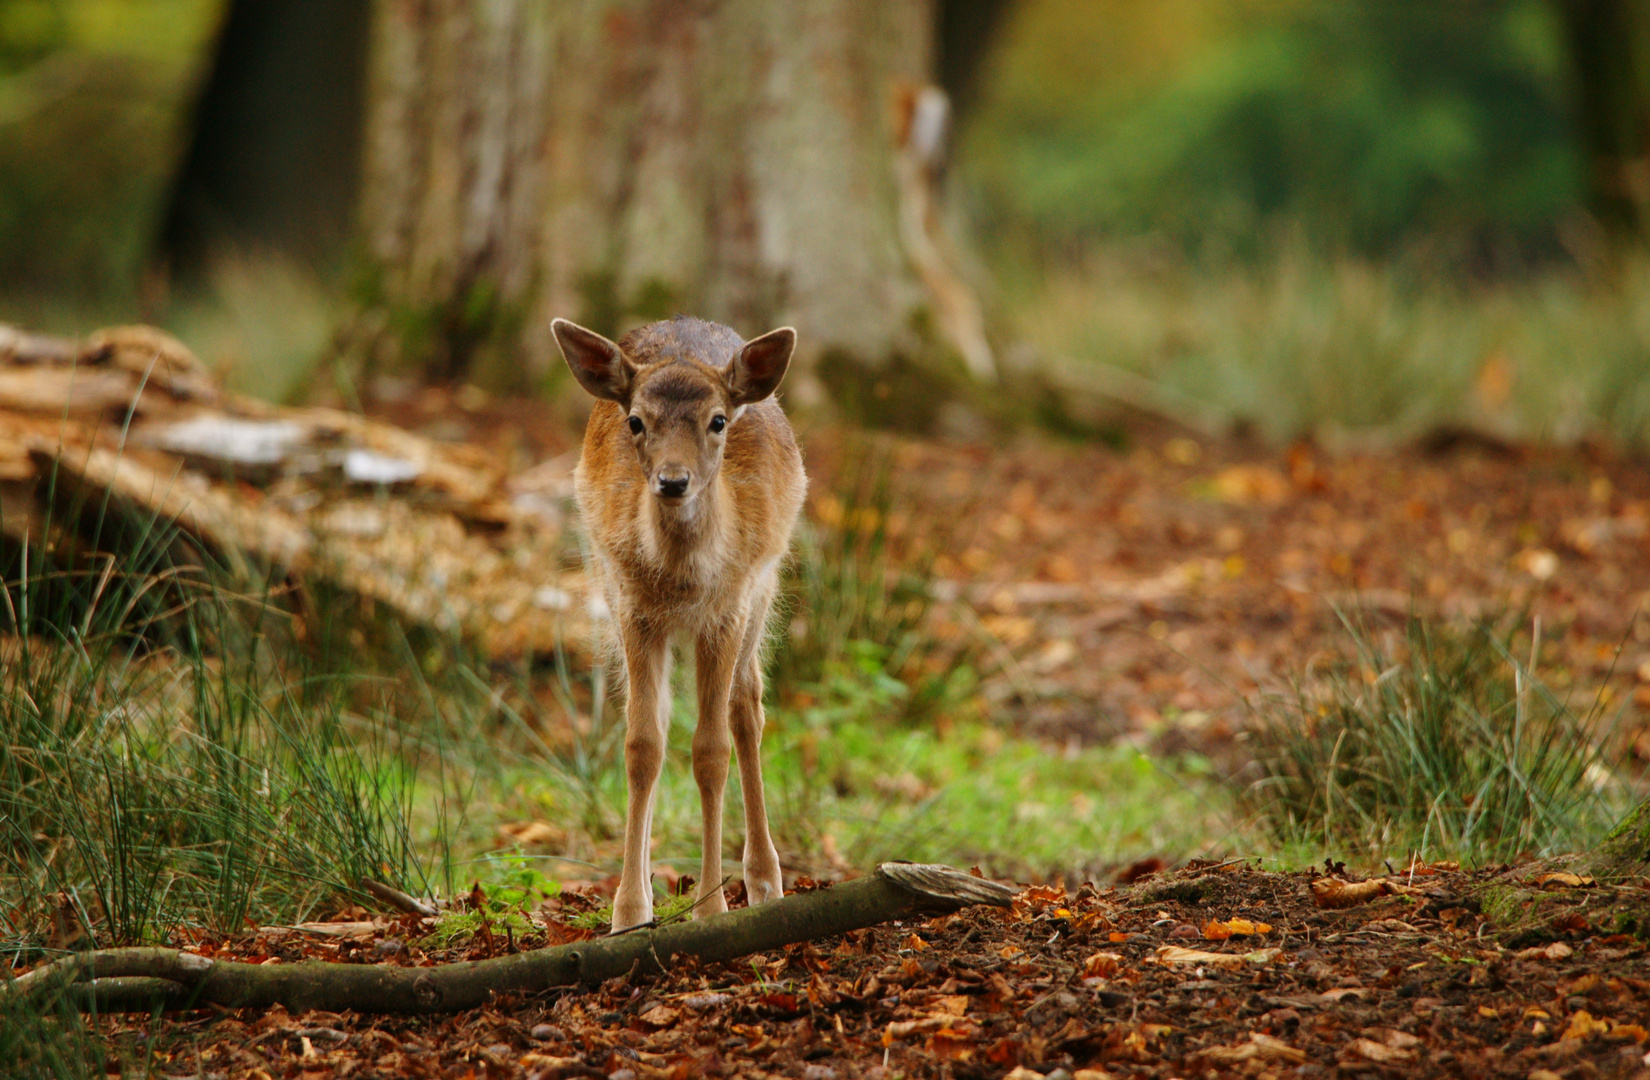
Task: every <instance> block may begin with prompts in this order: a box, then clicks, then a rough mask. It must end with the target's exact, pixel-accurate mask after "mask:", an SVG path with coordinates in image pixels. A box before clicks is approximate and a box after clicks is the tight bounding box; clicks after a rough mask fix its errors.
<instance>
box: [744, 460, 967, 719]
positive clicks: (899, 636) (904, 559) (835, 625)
mask: <svg viewBox="0 0 1650 1080" xmlns="http://www.w3.org/2000/svg"><path fill="white" fill-rule="evenodd" d="M906 532H907V529H906V526H905V523H904V522H903V521H902V520H901V518H900V516H899V514H898V513H897V512H896V511H895V510H894V495H893V463H892V461H891V460H890V459H889V457H888V456H887V454H886V453H885V452H881V451H879V450H877V449H875V448H867V447H861V448H859V449H857V450H854V451H851V452H850V453H849V455H848V456H847V460H846V463H845V465H844V467H843V469H842V476H841V479H840V480H839V482H838V484H837V486H836V489H835V490H834V491H832V492H831V493H828V494H826V495H824V496H823V497H821V498H819V499H818V500H817V501H816V502H815V505H814V520H812V521H809V522H805V523H804V525H803V527H802V529H801V530H800V536H799V539H798V541H797V551H796V554H795V556H794V557H793V559H792V562H791V564H790V567H789V568H788V571H787V574H786V580H785V591H784V598H785V608H786V610H787V612H788V614H789V615H790V619H789V621H788V623H787V624H785V625H784V626H783V627H782V632H781V633H779V634H776V635H775V637H776V639H777V642H776V648H775V650H774V655H773V657H772V660H771V662H770V665H769V670H770V673H771V681H772V683H773V684H774V685H775V686H776V687H777V688H778V690H779V692H780V694H781V696H782V700H783V699H789V700H791V701H793V702H794V701H795V700H796V699H797V695H798V694H801V695H802V696H803V698H804V699H805V700H807V701H812V702H815V703H816V704H817V703H819V702H820V701H821V699H831V698H834V697H837V696H841V695H839V694H838V693H837V691H842V692H844V693H845V694H846V696H847V697H849V698H852V699H854V700H855V701H860V700H862V699H867V696H868V698H869V699H870V700H873V701H874V703H875V704H876V705H877V706H878V707H879V708H881V709H883V710H884V715H883V717H882V719H905V720H911V721H917V720H932V719H934V718H935V717H936V716H937V715H939V714H941V713H943V712H945V711H946V710H948V709H951V708H953V707H955V706H957V705H959V703H960V702H961V700H962V699H963V698H964V697H966V696H967V694H968V692H969V691H971V690H972V689H973V686H974V683H975V681H976V680H975V671H974V669H973V667H972V664H971V661H972V656H971V652H972V650H971V647H970V643H969V642H967V641H965V640H955V641H949V642H946V641H941V640H939V638H938V637H937V636H936V634H935V632H934V618H933V617H934V615H935V609H936V603H937V602H936V598H935V596H934V592H933V588H932V586H933V575H932V573H931V570H930V565H929V560H928V559H926V558H925V557H924V556H923V555H922V554H921V553H920V552H905V551H901V550H900V545H901V544H909V542H910V537H909V536H907V535H906ZM849 684H852V685H851V687H850V685H849ZM804 711H806V709H805V710H804ZM888 711H892V712H894V713H896V714H897V715H895V716H893V717H889V716H888V715H887V712H888Z"/></svg>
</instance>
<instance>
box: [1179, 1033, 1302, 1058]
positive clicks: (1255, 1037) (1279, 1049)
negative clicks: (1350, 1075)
mask: <svg viewBox="0 0 1650 1080" xmlns="http://www.w3.org/2000/svg"><path fill="white" fill-rule="evenodd" d="M1191 1056H1192V1057H1194V1058H1201V1059H1203V1060H1204V1061H1209V1062H1216V1063H1219V1064H1222V1065H1235V1064H1237V1063H1239V1062H1243V1061H1287V1062H1289V1063H1290V1064H1293V1065H1299V1064H1301V1063H1302V1062H1304V1061H1305V1060H1306V1051H1304V1050H1297V1049H1295V1048H1294V1047H1293V1046H1290V1045H1289V1044H1288V1043H1286V1042H1284V1041H1283V1040H1282V1039H1275V1038H1273V1037H1272V1036H1270V1035H1262V1034H1260V1033H1259V1032H1255V1033H1253V1034H1251V1035H1250V1036H1249V1041H1248V1042H1246V1043H1235V1044H1233V1045H1232V1046H1211V1047H1209V1048H1208V1049H1206V1050H1199V1051H1197V1052H1196V1053H1194V1054H1192V1055H1191Z"/></svg>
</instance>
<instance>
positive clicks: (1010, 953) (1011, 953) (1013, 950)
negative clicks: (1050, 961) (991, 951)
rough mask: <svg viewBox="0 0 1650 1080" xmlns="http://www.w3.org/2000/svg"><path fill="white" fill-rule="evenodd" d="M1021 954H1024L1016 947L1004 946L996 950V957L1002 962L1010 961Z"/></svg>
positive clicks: (1022, 950)
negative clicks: (1001, 959) (1002, 960)
mask: <svg viewBox="0 0 1650 1080" xmlns="http://www.w3.org/2000/svg"><path fill="white" fill-rule="evenodd" d="M1023 952H1025V950H1024V949H1022V948H1020V947H1019V946H1017V945H1004V946H1003V947H1002V948H1000V949H998V950H997V955H998V956H1000V957H1002V958H1003V959H1004V960H1012V959H1014V958H1015V957H1016V956H1019V955H1020V954H1021V953H1023Z"/></svg>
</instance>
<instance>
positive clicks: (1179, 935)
mask: <svg viewBox="0 0 1650 1080" xmlns="http://www.w3.org/2000/svg"><path fill="white" fill-rule="evenodd" d="M1202 936H1203V935H1202V934H1201V933H1199V932H1198V929H1197V927H1195V926H1193V925H1192V924H1191V923H1181V924H1180V925H1179V926H1177V927H1175V928H1174V929H1173V930H1170V931H1169V937H1170V938H1172V939H1176V940H1180V941H1187V940H1192V939H1196V938H1200V937H1202Z"/></svg>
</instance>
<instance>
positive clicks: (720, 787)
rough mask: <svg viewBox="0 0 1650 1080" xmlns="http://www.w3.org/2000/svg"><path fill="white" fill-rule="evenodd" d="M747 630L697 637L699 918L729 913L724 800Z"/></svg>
mask: <svg viewBox="0 0 1650 1080" xmlns="http://www.w3.org/2000/svg"><path fill="white" fill-rule="evenodd" d="M742 631H743V627H728V626H710V627H707V628H706V629H705V630H703V631H702V632H701V633H700V635H699V641H698V645H697V649H696V651H695V656H694V663H695V666H696V667H697V668H698V680H699V726H698V727H697V728H695V729H694V731H693V779H694V780H695V781H697V782H698V784H699V810H700V813H701V814H702V815H703V817H704V828H703V831H702V836H703V839H704V846H703V849H702V854H701V855H700V859H699V888H698V892H697V895H696V896H695V899H696V900H697V901H698V904H697V906H695V908H694V914H695V915H696V916H701V917H702V916H705V915H714V914H716V913H717V912H721V911H726V910H728V902H727V898H726V897H725V896H723V895H722V800H723V796H724V795H725V793H726V792H727V787H728V754H729V751H730V750H731V748H732V744H731V741H730V740H729V738H728V692H729V690H730V688H731V687H732V684H733V670H734V664H735V663H736V661H737V660H738V653H739V645H740V641H741V639H742V638H743V636H744V635H743V632H742Z"/></svg>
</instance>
